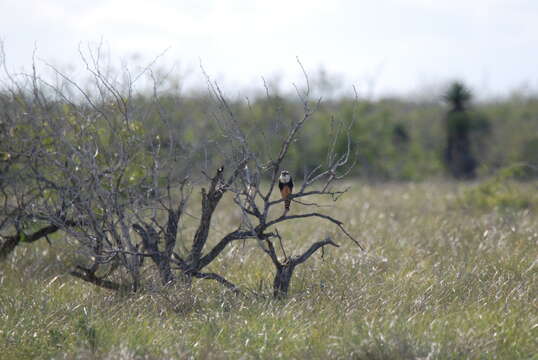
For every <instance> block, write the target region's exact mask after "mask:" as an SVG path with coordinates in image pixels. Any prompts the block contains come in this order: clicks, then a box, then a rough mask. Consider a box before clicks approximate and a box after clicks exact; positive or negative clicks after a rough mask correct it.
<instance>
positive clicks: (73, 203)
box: [0, 49, 362, 297]
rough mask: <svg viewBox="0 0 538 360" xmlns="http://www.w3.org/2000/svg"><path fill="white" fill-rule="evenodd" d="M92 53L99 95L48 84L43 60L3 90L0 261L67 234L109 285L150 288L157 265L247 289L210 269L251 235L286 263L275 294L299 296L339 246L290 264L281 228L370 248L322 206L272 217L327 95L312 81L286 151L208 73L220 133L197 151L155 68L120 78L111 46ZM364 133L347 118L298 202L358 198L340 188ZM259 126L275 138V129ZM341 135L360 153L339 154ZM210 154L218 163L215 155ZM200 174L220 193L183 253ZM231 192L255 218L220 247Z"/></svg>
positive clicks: (88, 276) (279, 137)
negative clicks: (300, 279)
mask: <svg viewBox="0 0 538 360" xmlns="http://www.w3.org/2000/svg"><path fill="white" fill-rule="evenodd" d="M81 57H82V59H83V61H84V63H85V65H86V70H87V72H88V74H89V75H90V77H91V80H92V81H91V83H90V84H89V85H88V86H86V87H84V86H82V85H80V84H79V83H77V82H76V81H74V80H73V79H72V78H70V77H69V76H67V75H66V74H64V73H63V72H61V71H59V70H58V69H56V68H54V67H51V66H49V68H50V69H51V70H52V71H53V73H54V75H55V79H56V80H55V81H54V82H52V81H47V80H45V79H43V78H42V77H40V76H39V75H38V73H37V71H36V69H35V66H34V69H33V72H32V73H31V74H20V75H12V74H11V73H9V72H8V71H7V70H5V75H6V79H7V80H6V81H5V82H4V83H3V89H2V91H1V92H0V101H1V102H2V106H3V109H4V110H3V114H1V116H2V120H1V124H0V125H1V126H2V128H3V129H4V131H3V133H2V139H1V140H3V141H2V145H1V148H0V153H1V154H2V159H3V161H2V162H1V164H0V165H1V168H0V171H1V173H0V190H1V193H2V197H3V199H2V208H1V209H0V211H1V215H2V219H1V222H0V257H1V258H6V257H7V256H8V254H9V253H10V252H11V251H13V249H14V248H15V247H16V246H17V245H18V244H19V243H20V242H21V241H26V242H32V241H37V240H39V239H41V238H47V239H48V237H49V235H51V234H53V233H56V232H61V233H62V234H64V236H65V238H66V239H68V241H70V242H71V243H73V244H74V245H76V247H77V248H78V252H79V253H80V254H82V255H83V259H85V260H84V261H83V263H80V264H78V265H77V266H76V267H75V268H74V269H72V270H71V272H70V274H71V275H73V276H74V277H77V278H79V279H82V280H84V281H87V282H90V283H93V284H95V285H97V286H100V287H104V288H107V289H112V290H118V289H121V288H125V287H128V288H130V289H132V290H134V291H136V290H138V289H139V288H140V286H141V281H142V277H141V270H142V268H143V267H144V266H148V265H147V262H146V261H145V259H146V258H149V260H150V261H151V263H152V264H153V265H154V268H155V269H156V273H158V275H159V278H160V281H161V283H162V284H164V285H169V284H172V283H174V282H176V281H177V280H181V281H182V282H185V283H190V282H191V280H192V279H193V278H199V279H209V280H215V281H217V282H219V283H221V284H222V285H224V286H226V287H227V288H229V289H231V290H233V291H234V292H239V289H238V287H237V286H236V285H235V284H232V283H231V282H230V281H228V280H227V279H226V278H225V277H224V276H222V275H221V274H216V273H211V272H207V271H206V270H205V269H206V267H207V266H208V265H209V264H211V263H212V262H213V261H214V260H215V259H217V258H218V257H219V256H220V255H221V254H222V253H223V251H224V250H225V249H226V248H227V247H228V245H230V244H231V243H233V242H234V241H237V240H246V239H252V240H255V241H257V242H258V243H259V244H260V245H261V248H262V249H263V251H264V253H265V254H267V255H268V256H270V258H271V260H272V261H273V263H274V264H275V267H276V275H275V285H274V287H275V296H278V297H280V296H283V295H285V294H286V292H287V289H288V287H289V283H290V281H291V277H292V273H293V270H294V268H295V267H296V266H297V265H299V264H301V263H302V262H304V261H306V260H307V259H308V258H309V257H310V256H311V255H312V254H313V253H314V252H315V251H316V250H318V249H320V248H323V247H324V246H326V245H333V246H337V245H336V243H335V242H333V241H332V240H331V239H330V238H327V239H325V240H322V241H317V242H313V243H312V245H311V246H310V248H309V249H308V250H306V251H305V252H304V253H303V254H302V255H301V256H298V257H290V258H288V257H287V256H286V255H285V251H284V246H283V245H282V238H281V237H280V235H279V234H278V230H277V229H276V226H277V225H278V224H281V223H284V222H288V221H298V220H300V219H305V218H319V219H321V220H324V221H328V222H329V223H332V224H334V225H335V226H336V227H337V228H339V229H340V230H341V231H342V233H343V234H345V236H346V237H348V238H349V239H350V240H351V241H353V242H354V243H355V244H356V245H358V246H359V247H361V245H360V244H359V243H358V242H357V240H355V239H354V237H353V236H352V235H351V234H349V232H347V231H346V229H345V228H344V224H343V223H342V222H341V221H339V220H338V219H335V218H333V217H331V216H329V215H327V214H324V213H322V212H318V211H311V212H305V213H298V214H296V213H294V214H290V213H288V212H287V211H286V212H284V213H283V214H282V215H280V216H277V217H276V218H273V217H271V215H270V214H271V213H270V210H271V209H272V208H273V207H282V205H283V201H284V200H283V199H275V198H274V196H273V195H274V194H273V193H274V189H275V186H276V183H277V179H278V175H279V172H280V170H281V168H282V164H283V162H284V161H285V159H286V156H287V154H288V152H289V149H290V148H291V147H292V146H293V144H294V142H295V141H296V140H297V139H298V137H299V134H300V132H301V129H302V128H303V127H304V126H305V124H306V123H307V122H308V120H309V119H310V118H311V117H312V116H313V114H314V112H315V110H316V107H317V106H319V100H318V101H314V102H312V101H311V100H310V99H309V94H310V89H309V85H308V77H307V76H306V74H305V79H306V83H307V88H306V90H305V91H304V92H302V91H300V90H297V93H298V96H299V99H300V100H301V103H302V105H303V106H302V110H303V111H302V114H301V115H300V116H297V118H296V119H294V120H292V121H291V122H286V121H285V120H284V119H282V123H281V124H276V125H278V129H277V130H274V129H266V130H268V131H273V132H272V134H274V135H275V136H276V142H277V145H276V147H275V146H269V147H266V146H260V145H259V144H253V143H252V141H250V140H251V139H253V138H254V136H253V135H252V134H246V133H245V131H244V129H243V124H242V123H241V121H240V120H239V119H238V118H237V116H236V114H235V112H234V109H233V108H234V107H233V105H230V103H229V102H228V101H227V100H226V98H225V97H224V95H223V94H222V92H221V90H220V89H219V87H218V85H217V84H215V83H213V82H211V80H209V79H208V84H209V93H210V95H211V97H212V99H213V104H214V105H215V106H214V108H213V109H212V111H210V112H209V113H208V116H209V117H210V119H211V120H213V121H215V123H217V124H218V125H219V127H218V128H219V132H218V134H217V135H218V136H216V138H215V139H207V140H203V139H200V141H199V142H198V143H197V144H195V145H192V144H191V145H188V144H186V143H184V142H183V140H182V137H181V134H180V133H178V132H177V131H174V130H175V129H174V127H175V119H174V117H173V114H171V113H170V112H169V111H167V108H166V106H163V105H162V103H161V101H162V96H161V94H160V89H159V84H160V83H161V82H162V81H161V79H159V78H158V77H157V76H156V75H155V73H154V72H153V70H152V67H151V65H152V64H150V66H147V67H144V68H143V69H141V70H140V71H139V72H138V73H134V74H133V73H132V72H131V71H130V70H129V69H127V68H125V69H123V71H122V75H123V76H122V77H121V78H120V79H118V78H115V77H114V76H112V75H111V74H110V73H109V72H107V71H105V70H104V69H103V67H102V64H101V63H102V55H101V54H100V49H97V51H92V50H89V51H87V52H83V51H81ZM143 76H145V77H146V78H149V79H150V80H151V84H153V89H152V95H151V96H146V97H145V98H144V99H146V100H143V101H142V100H140V99H138V98H137V96H138V95H137V92H136V85H137V84H138V82H139V81H140V80H139V79H141V78H142V77H143ZM267 95H268V96H269V91H268V93H267ZM148 99H149V100H148ZM351 126H352V124H351V123H350V124H346V123H344V122H335V133H334V136H333V137H332V138H331V139H330V141H331V143H330V144H329V146H328V148H329V150H328V154H327V159H326V161H325V162H324V163H322V164H319V166H317V167H315V168H314V169H310V170H308V171H305V174H304V179H303V182H302V184H301V185H300V187H299V188H298V191H297V192H296V193H295V194H293V195H291V196H290V199H291V200H292V201H294V202H297V203H301V204H303V205H309V206H312V207H314V208H316V209H317V208H318V207H317V203H316V202H311V203H309V202H305V201H308V200H307V198H308V197H313V196H320V195H321V196H328V197H330V198H332V199H336V198H338V197H339V196H341V195H342V194H344V193H345V190H338V189H336V188H335V187H334V185H335V183H336V182H337V181H338V180H340V179H342V178H344V177H345V176H346V175H348V174H349V171H350V170H351V168H352V166H353V156H352V144H351V139H350V137H349V134H350V129H351ZM259 130H260V132H262V137H263V136H264V134H263V131H264V130H263V129H259ZM6 134H11V135H10V136H7V135H6ZM341 137H344V138H345V139H346V144H347V147H346V149H345V151H343V152H342V153H338V151H337V150H336V149H337V146H336V145H337V141H338V140H339V139H340V138H341ZM273 149H276V151H272V150H273ZM201 154H206V155H205V156H201ZM207 154H209V156H210V157H212V161H210V162H208V161H207V158H208V156H207ZM204 158H205V159H204ZM217 161H218V162H220V164H219V165H218V169H216V170H215V168H216V167H217V166H215V165H214V164H215V163H216V162H217ZM196 163H200V165H199V166H195V165H193V164H196ZM211 168H212V169H213V170H210V169H211ZM195 169H196V170H195ZM198 172H201V173H202V174H203V176H204V178H205V181H207V182H208V187H207V188H205V187H202V188H201V196H200V197H201V210H200V214H199V223H198V225H197V228H196V231H195V233H194V236H193V238H192V241H190V243H187V242H185V241H183V242H182V243H181V246H179V244H178V241H180V240H179V236H178V234H179V233H180V232H181V219H182V218H183V217H184V216H185V214H186V208H187V205H188V204H189V201H190V200H191V199H192V198H193V195H192V190H193V188H194V187H193V186H194V184H196V183H197V181H196V180H195V179H194V178H196V177H197V176H196V175H197V174H196V173H198ZM209 174H211V175H209ZM265 184H266V185H265ZM227 193H229V194H230V195H231V196H232V197H233V200H234V203H235V205H236V207H237V209H238V210H239V211H240V213H241V214H242V220H241V222H240V223H238V224H237V226H236V228H235V229H234V230H232V231H230V232H228V233H227V234H225V235H224V236H221V237H220V238H219V239H218V240H217V241H216V243H214V245H210V242H208V239H209V237H210V233H211V232H212V219H213V215H214V213H215V212H216V211H217V209H218V206H219V203H220V201H221V200H222V198H223V196H224V195H225V194H227ZM275 239H278V240H279V241H280V244H281V249H282V251H283V252H284V257H285V261H284V262H280V261H279V260H278V256H277V253H276V251H275V248H274V245H273V242H274V241H275ZM49 241H50V240H49ZM361 248H362V247H361ZM123 275H127V276H128V279H129V280H128V281H127V282H122V281H118V279H121V278H122V277H123Z"/></svg>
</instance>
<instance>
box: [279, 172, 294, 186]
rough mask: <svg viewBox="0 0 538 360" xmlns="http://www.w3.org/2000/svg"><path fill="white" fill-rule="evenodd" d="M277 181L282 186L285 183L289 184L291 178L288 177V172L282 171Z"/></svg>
mask: <svg viewBox="0 0 538 360" xmlns="http://www.w3.org/2000/svg"><path fill="white" fill-rule="evenodd" d="M278 180H279V181H280V182H281V183H283V184H286V183H289V182H290V180H291V176H290V173H289V171H288V170H282V172H281V173H280V177H279V178H278Z"/></svg>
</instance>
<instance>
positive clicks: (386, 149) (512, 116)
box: [162, 96, 538, 181]
mask: <svg viewBox="0 0 538 360" xmlns="http://www.w3.org/2000/svg"><path fill="white" fill-rule="evenodd" d="M162 104H163V106H165V107H166V108H168V109H169V110H168V111H169V113H170V121H171V122H174V124H176V126H175V129H176V130H177V136H179V137H181V138H182V139H183V141H184V142H185V143H186V144H190V146H193V147H194V146H196V144H197V143H198V142H199V140H200V138H201V137H204V139H206V140H207V139H208V138H211V137H212V136H215V137H217V136H218V135H217V134H219V133H220V132H219V131H218V127H219V122H218V121H217V119H216V118H217V117H215V116H212V114H213V113H214V110H215V109H213V110H208V109H211V108H212V106H211V100H210V99H208V98H205V97H188V98H181V99H178V98H175V97H172V96H171V97H169V98H166V99H163V100H162ZM228 105H229V109H228V111H230V112H231V113H233V117H234V118H235V119H236V121H238V122H239V123H240V124H241V127H242V128H243V129H244V130H245V131H246V132H248V134H249V135H250V139H252V140H253V141H252V142H253V143H252V145H254V146H255V147H257V148H259V149H260V151H261V152H263V151H265V150H267V148H268V147H272V146H274V147H276V145H277V144H276V143H275V141H276V140H277V137H276V136H275V134H277V133H279V132H280V131H284V130H285V129H279V127H281V126H282V124H286V123H289V122H291V121H292V120H293V119H295V118H297V117H300V116H302V104H301V103H300V102H299V101H296V99H295V98H293V97H290V98H285V97H282V96H269V97H260V98H257V99H250V101H247V100H244V101H235V102H229V104H228ZM220 111H226V110H224V109H220ZM467 111H468V117H469V119H470V121H471V123H470V125H468V126H470V127H471V130H472V131H470V132H469V136H470V145H471V151H472V153H473V156H474V160H475V161H476V174H477V176H479V177H481V176H487V175H490V174H493V173H495V172H496V171H497V170H498V169H500V168H504V167H507V166H513V165H515V164H517V165H523V167H522V173H525V174H527V175H528V174H531V173H533V174H535V173H536V172H535V171H529V169H532V168H534V167H536V166H538V97H535V96H532V97H531V96H529V97H526V96H513V97H510V98H507V99H502V100H496V101H489V102H483V103H476V104H473V103H471V104H470V105H469V108H468V110H467ZM448 113H449V106H448V105H447V104H446V103H445V102H444V101H443V100H442V99H439V100H438V101H417V102H414V101H412V100H402V99H396V98H392V99H382V100H377V101H366V100H356V99H350V98H342V99H338V100H331V101H324V102H323V101H322V102H321V103H320V104H319V108H318V111H317V112H316V113H315V114H314V115H313V117H312V118H311V119H309V122H310V125H309V126H307V127H306V128H305V131H304V132H303V134H302V136H301V139H300V140H299V141H297V142H295V143H294V146H293V148H292V151H291V154H290V155H289V156H288V161H287V163H286V164H285V166H286V167H287V168H288V169H289V170H290V171H292V172H293V173H294V174H297V175H298V176H299V177H301V176H302V175H303V174H304V173H305V171H309V170H311V169H313V168H315V167H316V166H317V165H319V164H320V163H323V162H324V161H326V154H327V150H328V147H329V146H333V145H334V146H336V147H337V148H339V149H341V150H343V149H344V148H345V147H346V146H347V139H346V138H344V137H343V136H340V137H339V138H338V142H337V144H331V142H330V141H329V140H330V139H331V135H332V133H331V132H334V131H335V130H334V129H335V128H337V127H335V126H334V124H335V123H339V122H341V124H342V126H349V125H351V126H352V131H351V141H352V144H353V147H354V153H355V154H356V165H355V167H354V170H353V175H354V176H357V177H361V178H365V179H368V180H382V181H391V180H405V181H407V180H423V179H427V178H432V177H441V176H447V175H450V172H449V171H448V170H447V167H446V166H445V154H446V151H447V131H448V128H449V126H451V125H448V124H447V117H448V116H447V115H448ZM229 140H230V141H234V139H233V138H230V139H229ZM527 165H530V166H529V167H527V168H526V166H527Z"/></svg>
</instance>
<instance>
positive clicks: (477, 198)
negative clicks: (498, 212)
mask: <svg viewBox="0 0 538 360" xmlns="http://www.w3.org/2000/svg"><path fill="white" fill-rule="evenodd" d="M523 174H525V167H524V166H518V165H515V166H511V167H507V168H504V169H501V170H499V172H498V173H497V175H496V176H493V177H492V178H490V179H487V180H485V181H483V182H481V183H480V184H478V185H475V186H473V187H471V188H468V189H466V190H465V191H464V192H463V194H462V196H461V197H460V201H461V203H462V205H463V206H465V207H468V208H479V209H482V210H491V209H496V208H500V209H512V210H521V209H527V208H531V207H536V206H537V205H538V197H537V196H536V195H535V194H533V192H532V191H530V192H529V191H526V190H524V186H525V185H523V184H517V183H515V179H517V178H521V177H522V176H523ZM527 186H528V187H531V188H532V187H533V184H527ZM534 186H536V184H534Z"/></svg>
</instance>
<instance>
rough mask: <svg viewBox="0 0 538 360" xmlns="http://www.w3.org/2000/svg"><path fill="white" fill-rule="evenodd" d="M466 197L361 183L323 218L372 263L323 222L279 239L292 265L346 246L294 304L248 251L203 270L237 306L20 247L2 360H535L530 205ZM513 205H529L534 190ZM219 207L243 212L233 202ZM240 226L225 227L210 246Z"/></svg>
mask: <svg viewBox="0 0 538 360" xmlns="http://www.w3.org/2000/svg"><path fill="white" fill-rule="evenodd" d="M470 186H472V185H469V184H466V185H461V184H455V183H424V184H394V185H392V184H385V185H378V186H371V185H365V184H359V183H353V184H352V190H351V193H350V194H349V195H348V196H345V197H342V198H341V199H340V200H339V201H337V202H336V203H332V202H331V204H329V205H330V206H331V207H329V208H324V211H326V212H327V213H328V214H331V215H334V216H337V217H338V218H339V219H341V220H342V221H344V222H345V223H346V225H347V226H348V228H349V231H350V232H351V233H353V234H354V235H356V237H357V238H358V239H359V240H360V241H361V242H362V243H363V244H365V245H366V246H367V249H368V250H367V252H361V251H360V250H359V249H358V248H357V247H356V246H354V245H353V244H352V243H351V242H349V241H347V240H346V239H345V238H344V235H343V234H341V233H340V232H339V231H338V229H337V228H333V227H331V225H328V224H326V223H320V220H319V219H318V220H305V221H298V222H295V223H293V224H285V225H284V224H283V225H282V226H279V232H280V234H281V235H282V238H283V241H284V244H285V246H286V250H287V253H288V255H290V254H296V253H299V252H300V251H302V250H304V249H305V247H307V246H308V244H310V243H311V241H312V237H315V238H319V239H322V238H323V237H324V236H325V235H327V234H330V235H332V236H333V239H334V240H335V241H336V242H338V243H339V244H340V245H341V247H340V248H333V247H328V248H326V249H325V251H324V254H323V257H322V256H321V255H322V254H321V252H319V253H318V254H316V255H314V257H313V258H312V259H311V260H310V261H309V262H307V263H305V264H303V265H301V266H300V267H299V268H298V269H297V271H296V274H295V277H294V278H293V280H292V284H291V289H290V294H289V296H288V298H287V299H285V300H274V299H273V298H272V284H271V282H272V279H273V276H274V274H273V272H274V270H273V266H272V264H271V262H270V259H269V258H268V257H267V256H266V254H264V253H263V252H262V250H261V249H259V248H258V245H257V243H256V241H252V240H249V241H246V242H245V243H242V242H240V243H235V244H234V245H233V246H231V247H229V248H228V249H227V250H226V255H225V256H223V257H220V258H219V259H218V260H216V261H215V262H214V263H213V264H211V266H210V267H211V270H212V271H215V272H218V273H221V274H223V275H225V276H226V277H227V278H228V279H229V280H231V281H233V282H235V283H236V284H239V285H240V286H242V290H244V291H243V292H244V294H245V295H244V296H237V295H234V294H233V293H232V292H230V291H228V290H226V289H225V288H224V287H222V286H220V285H219V284H217V283H215V282H208V281H197V282H194V283H193V286H192V288H191V289H188V290H185V289H182V288H180V287H179V285H177V286H176V287H174V288H168V289H164V290H163V289H162V287H161V286H160V285H159V284H157V283H155V284H154V285H152V283H151V282H150V281H149V280H148V281H146V282H145V284H146V285H145V287H144V289H142V290H141V291H139V292H138V293H134V294H133V293H128V294H121V293H113V292H109V291H108V290H104V289H99V288H96V287H95V286H92V285H90V284H88V283H85V282H82V281H78V280H75V279H74V278H73V277H70V276H69V275H68V272H69V270H70V269H71V265H72V264H73V259H71V258H69V256H68V254H69V252H67V251H65V247H68V246H70V245H69V244H68V243H64V242H62V239H61V238H60V235H58V234H57V235H54V236H53V237H52V238H51V239H52V240H53V241H52V245H49V244H47V242H46V241H45V240H40V242H39V243H38V244H36V243H34V244H31V245H28V246H27V245H21V246H19V247H18V248H17V249H16V250H15V251H14V253H13V254H12V255H11V256H10V258H9V259H8V260H7V261H5V262H3V263H0V287H1V292H0V348H1V349H2V350H1V351H2V352H1V355H0V357H1V358H2V359H28V358H56V359H62V358H67V359H71V358H82V359H87V358H88V359H92V358H108V359H138V358H140V359H142V358H149V359H157V358H189V357H193V358H209V359H215V358H216V359H220V358H244V359H248V358H264V359H273V358H319V359H324V358H356V359H419V358H421V359H461V358H473V359H478V358H480V359H536V353H537V349H538V343H537V340H536V339H537V338H538V297H537V294H538V282H537V275H538V259H537V254H538V252H537V248H538V247H537V243H538V221H537V220H538V216H537V214H536V206H535V204H536V203H534V207H533V203H532V202H531V203H530V205H529V204H527V205H528V206H525V208H523V209H520V208H517V207H508V208H506V207H504V208H500V207H490V208H484V207H483V206H476V207H473V206H472V203H466V202H462V201H460V200H461V197H462V196H466V195H465V194H466V193H468V192H466V191H464V190H468V188H469V187H470ZM514 186H517V185H514ZM519 194H520V195H521V196H524V197H525V198H527V199H533V198H534V199H535V196H536V195H535V194H536V186H524V187H521V192H520V193H519ZM193 196H195V197H196V196H199V195H197V194H196V193H195V194H193ZM464 205H465V206H464ZM221 206H222V207H229V208H230V209H234V208H233V205H232V201H231V195H226V196H225V198H224V199H223V202H222V203H221V204H220V205H219V207H221ZM300 208H301V205H299V204H297V203H292V210H291V214H293V213H294V212H299V211H300ZM236 211H237V210H232V211H228V212H226V211H219V212H218V214H216V218H215V222H214V224H213V227H214V230H215V231H214V235H213V237H214V238H213V239H212V241H215V240H216V239H217V237H218V234H219V233H220V234H223V233H225V232H226V231H228V229H229V227H230V226H233V224H236V223H237V221H238V218H239V217H240V214H239V213H236ZM189 221H190V220H188V219H186V220H185V222H186V223H185V224H184V225H185V226H184V227H183V230H182V231H183V232H182V234H181V236H184V237H185V238H187V239H190V238H192V233H194V231H195V229H196V226H195V224H196V220H195V219H193V220H192V224H190V223H189ZM210 240H211V239H210ZM232 258H233V261H231V260H232ZM245 268H246V269H248V271H244V270H245ZM147 271H154V270H147ZM144 276H146V278H147V279H150V278H154V277H153V276H150V274H144Z"/></svg>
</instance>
